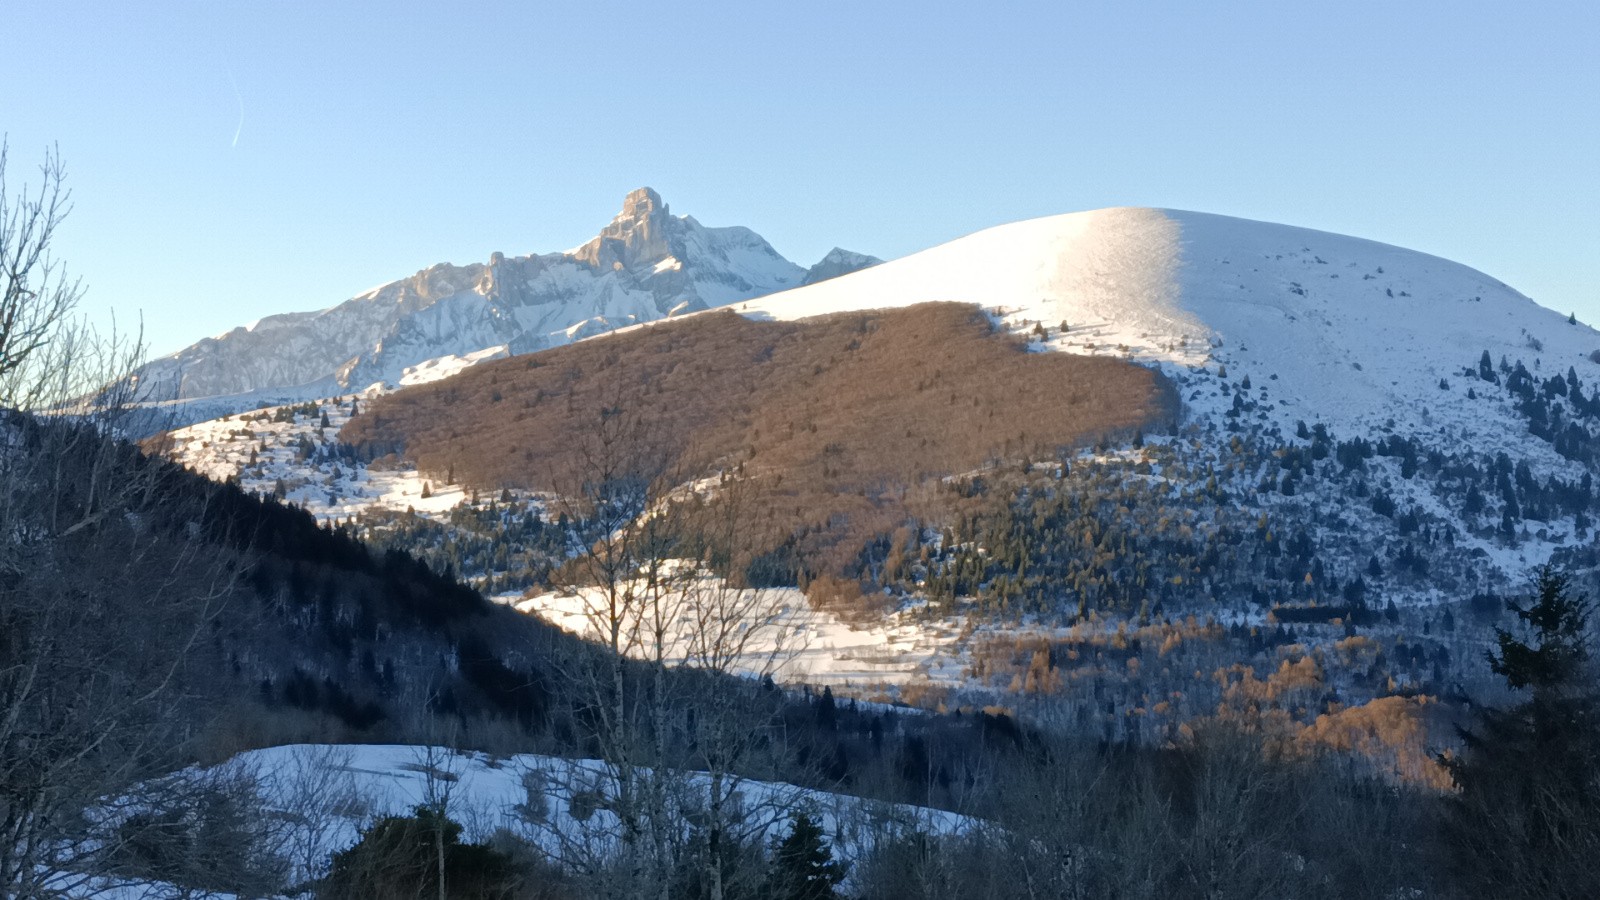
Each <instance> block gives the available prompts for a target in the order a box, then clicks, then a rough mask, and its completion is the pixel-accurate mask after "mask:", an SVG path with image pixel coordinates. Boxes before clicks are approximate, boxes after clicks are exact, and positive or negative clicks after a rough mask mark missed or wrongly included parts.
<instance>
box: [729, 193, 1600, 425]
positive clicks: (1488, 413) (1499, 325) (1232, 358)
mask: <svg viewBox="0 0 1600 900" xmlns="http://www.w3.org/2000/svg"><path fill="white" fill-rule="evenodd" d="M930 300H955V301H965V302H972V303H977V304H979V305H981V306H983V307H984V308H986V309H989V310H991V311H993V312H995V313H996V314H997V315H998V316H999V317H1000V318H1001V319H1002V320H1003V321H1004V322H1005V323H1006V324H1007V325H1008V326H1010V327H1013V328H1016V329H1019V330H1022V331H1027V332H1031V333H1033V334H1035V335H1037V336H1038V337H1039V345H1040V346H1041V347H1044V348H1048V349H1053V350H1064V351H1068V352H1074V353H1093V354H1111V355H1119V356H1124V357H1127V358H1130V359H1133V360H1135V361H1141V362H1146V363H1151V364H1156V365H1158V366H1160V367H1161V368H1163V369H1165V370H1167V371H1168V372H1169V374H1173V375H1174V376H1176V377H1177V378H1178V380H1179V382H1180V383H1181V384H1183V385H1184V387H1185V391H1184V398H1183V399H1184V401H1185V404H1186V408H1187V414H1188V415H1189V416H1190V417H1191V418H1192V419H1197V420H1200V421H1202V422H1203V421H1206V420H1210V419H1213V418H1214V417H1216V416H1219V415H1224V414H1226V413H1227V412H1228V411H1229V410H1230V409H1233V408H1234V407H1235V406H1236V405H1238V403H1237V402H1236V400H1235V397H1236V396H1238V395H1240V394H1241V388H1242V389H1243V391H1244V392H1248V393H1247V394H1246V395H1245V396H1246V398H1247V400H1248V402H1249V403H1250V404H1251V405H1252V408H1251V415H1252V417H1253V418H1254V417H1264V418H1265V420H1266V421H1267V422H1270V423H1272V424H1276V425H1278V426H1280V427H1293V426H1294V425H1295V424H1296V423H1297V422H1298V421H1305V422H1309V423H1316V422H1321V423H1324V424H1325V425H1326V426H1327V427H1328V428H1329V429H1331V430H1333V431H1335V432H1337V433H1343V434H1353V433H1369V432H1374V431H1380V430H1384V429H1387V428H1393V429H1394V430H1395V431H1396V432H1399V433H1405V434H1410V435H1412V436H1416V437H1424V436H1427V437H1432V438H1442V439H1446V440H1450V441H1452V442H1455V441H1459V442H1472V443H1475V444H1477V445H1479V446H1480V447H1482V448H1483V449H1493V448H1495V447H1497V446H1500V445H1501V444H1504V445H1506V446H1507V447H1508V448H1509V447H1513V446H1514V447H1519V448H1520V452H1522V453H1527V452H1528V450H1529V447H1528V444H1527V440H1526V427H1525V426H1519V427H1516V428H1510V429H1509V432H1508V428H1509V425H1510V423H1509V421H1508V418H1507V417H1509V416H1510V415H1511V410H1510V407H1509V404H1508V402H1507V401H1503V400H1502V399H1501V398H1499V392H1496V397H1495V398H1494V399H1492V400H1489V399H1488V398H1484V399H1480V398H1478V397H1469V396H1468V390H1469V388H1470V387H1471V385H1470V384H1469V383H1467V382H1466V381H1463V379H1462V377H1461V376H1462V375H1463V371H1464V370H1465V369H1468V368H1473V369H1476V367H1477V365H1478V363H1479V361H1480V359H1481V358H1482V356H1483V354H1484V352H1485V351H1487V352H1488V353H1489V355H1490V357H1491V359H1492V360H1493V361H1494V362H1495V364H1496V365H1498V364H1499V362H1500V360H1501V359H1502V357H1504V358H1506V359H1507V360H1508V361H1511V362H1515V361H1516V360H1519V359H1520V360H1523V361H1525V363H1526V366H1527V367H1528V369H1529V371H1530V372H1531V373H1532V374H1533V375H1535V376H1537V377H1539V378H1540V379H1541V380H1542V379H1543V378H1545V377H1548V376H1550V375H1564V374H1565V373H1566V372H1567V370H1568V368H1569V367H1574V368H1575V369H1576V371H1577V374H1578V375H1579V377H1581V378H1582V379H1583V380H1584V381H1585V382H1586V383H1589V384H1592V383H1594V382H1595V381H1597V380H1600V365H1597V364H1596V363H1595V361H1594V360H1593V359H1592V358H1591V354H1593V353H1594V352H1595V351H1596V350H1597V349H1600V334H1597V333H1596V332H1595V331H1594V330H1593V329H1592V328H1589V327H1587V326H1584V325H1580V324H1575V323H1572V322H1569V321H1568V317H1567V316H1565V315H1561V314H1559V313H1556V312H1553V311H1551V310H1549V309H1545V308H1543V307H1541V306H1539V305H1537V304H1535V303H1534V302H1533V301H1532V300H1530V299H1528V298H1527V297H1525V296H1523V295H1522V294H1520V293H1518V292H1517V291H1515V290H1513V289H1511V288H1510V287H1507V286H1506V285H1505V284H1503V283H1501V282H1499V281H1497V280H1495V279H1493V278H1491V277H1489V276H1487V275H1484V274H1483V273H1481V272H1478V271H1475V270H1473V269H1470V268H1467V267H1466V266H1463V265H1459V264H1457V263H1453V262H1450V261H1448V260H1444V259H1440V258H1438V257H1435V256H1429V255H1427V254H1424V253H1418V252H1415V251H1411V250H1405V249H1402V248H1399V247H1394V246H1390V245H1387V244H1380V243H1377V242H1374V241H1367V240H1362V239H1359V238H1352V237H1346V236H1342V235H1336V234H1330V233H1327V232H1321V231H1314V230H1311V229H1306V228H1295V227H1292V226H1286V225H1275V224H1270V223H1265V222H1256V221H1251V220H1247V219H1238V218H1232V217H1228V216H1219V215H1211V214H1206V213H1196V212H1184V211H1179V210H1165V209H1145V208H1130V207H1121V208H1113V209H1103V210H1095V211H1092V212H1081V213H1071V214H1067V215H1059V216H1049V217H1046V218H1040V219H1032V220H1029V221H1024V222H1017V223H1013V224H1010V225H1002V226H999V227H996V228H990V229H987V230H984V231H980V232H977V233H976V234H972V235H969V236H967V237H963V238H959V239H957V240H954V241H951V242H949V243H946V244H942V245H940V246H937V247H933V248H931V249H929V250H925V251H922V252H920V253H915V254H912V255H910V256H906V257H903V258H901V259H897V260H893V261H891V262H888V263H884V264H883V265H880V266H876V267H873V268H870V269H865V270H863V271H859V272H855V273H853V274H849V275H845V276H843V277H841V278H837V279H834V280H832V281H827V282H824V283H821V284H817V285H811V286H807V287H802V288H797V289H795V290H790V291H785V292H782V293H778V294H772V295H768V296H766V297H762V298H758V299H755V300H751V301H748V302H747V303H744V304H741V305H739V306H738V307H737V309H739V310H740V311H741V312H743V313H744V314H745V315H749V316H755V317H770V318H777V319H797V318H803V317H806V316H812V315H818V314H821V313H828V312H837V311H842V310H850V309H864V308H872V307H883V306H900V305H907V304H912V303H921V302H925V301H930ZM1063 326H1065V331H1063V330H1062V328H1063ZM1486 401H1487V402H1486ZM1502 413H1503V414H1504V415H1501V414H1502ZM1391 422H1392V425H1391V424H1390V423H1391Z"/></svg>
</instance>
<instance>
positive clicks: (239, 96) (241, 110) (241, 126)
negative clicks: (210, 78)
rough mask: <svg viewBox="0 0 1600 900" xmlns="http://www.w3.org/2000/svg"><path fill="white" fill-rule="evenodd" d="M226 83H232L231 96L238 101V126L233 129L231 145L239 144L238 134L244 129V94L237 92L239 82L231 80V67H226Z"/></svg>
mask: <svg viewBox="0 0 1600 900" xmlns="http://www.w3.org/2000/svg"><path fill="white" fill-rule="evenodd" d="M228 83H229V84H231V85H233V97H234V99H235V100H238V101H239V127H237V128H235V129H234V130H233V144H232V146H234V147H237V146H239V134H240V132H242V131H244V96H243V95H242V94H240V93H239V82H237V81H234V80H233V69H232V68H231V67H230V68H229V69H228Z"/></svg>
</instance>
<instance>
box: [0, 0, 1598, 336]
mask: <svg viewBox="0 0 1600 900" xmlns="http://www.w3.org/2000/svg"><path fill="white" fill-rule="evenodd" d="M464 6H465V5H464V4H447V3H437V2H433V3H402V2H393V3H372V4H357V3H343V2H341V3H328V2H320V0H319V2H305V3H293V2H270V3H269V2H263V3H249V4H247V3H243V2H237V3H210V2H191V3H161V2H150V3H122V2H113V0H104V2H99V3H83V2H75V0H0V131H4V132H6V133H8V135H9V141H10V145H11V171H10V172H9V173H8V176H9V179H10V181H11V182H12V184H13V186H15V185H16V183H17V182H19V181H20V180H22V179H23V178H24V177H28V178H32V175H33V167H34V165H35V164H36V163H37V162H38V160H39V159H40V158H41V157H42V154H43V150H44V148H45V147H46V146H47V145H48V144H51V143H55V144H58V145H59V147H60V151H61V155H62V156H63V158H64V159H65V160H66V163H67V166H68V169H69V176H70V181H71V185H72V187H73V189H74V191H75V199H76V203H77V205H76V209H75V211H74V212H73V215H72V217H71V219H70V220H69V222H68V224H67V226H66V227H65V229H64V230H63V232H62V234H61V236H60V240H59V241H58V249H59V250H60V252H61V255H63V256H64V257H65V258H66V259H67V260H68V262H69V263H70V265H71V266H72V268H73V269H74V270H75V271H76V272H77V273H78V274H80V275H82V276H83V277H84V280H85V282H86V283H87V284H88V286H89V294H88V298H87V300H86V302H85V309H86V310H87V311H89V312H90V313H91V314H93V315H94V316H95V317H96V318H99V319H102V320H103V319H104V318H105V317H106V316H107V315H108V310H112V309H114V310H115V311H116V314H117V316H118V319H119V321H122V322H127V321H129V320H131V319H133V318H135V317H137V316H139V315H140V314H142V316H143V319H144V322H145V327H146V332H147V337H148V339H149V341H150V343H151V345H152V350H154V351H156V352H158V353H164V352H170V351H172V350H176V349H178V348H179V347H182V346H184V345H186V344H188V343H190V342H192V341H194V340H197V339H199V338H201V337H204V336H206V335H209V334H215V333H220V332H222V331H225V330H227V329H228V328H230V327H232V326H235V325H240V324H245V323H247V322H249V321H252V320H254V319H256V318H259V317H260V316H263V315H267V314H270V313H274V312H284V311H289V310H301V309H314V308H320V307H324V306H330V305H333V304H335V303H338V302H340V301H341V300H343V299H345V298H348V297H350V296H352V295H354V294H357V293H359V292H361V291H364V290H366V289H367V288H369V287H373V286H375V285H377V284H379V283H382V282H386V281H390V280H392V279H395V278H399V277H403V276H405V275H409V274H411V273H412V272H415V271H416V270H418V269H421V268H423V267H425V266H428V265H431V264H433V263H435V262H443V261H450V262H457V263H465V262H470V261H473V260H485V259H487V258H488V256H489V254H490V253H491V252H492V251H495V250H500V251H503V252H505V253H507V254H521V253H528V252H548V251H553V250H562V249H567V248H569V247H572V246H575V245H577V244H579V243H581V242H582V241H584V240H586V239H587V238H588V237H590V236H592V235H593V234H594V232H596V231H597V230H598V229H599V228H600V227H601V226H602V225H604V224H605V223H606V222H607V221H609V220H610V217H611V216H612V215H614V214H615V212H616V211H617V209H618V208H619V207H620V205H621V200H622V196H623V194H624V193H626V192H627V191H628V190H630V189H632V188H634V187H638V186H640V185H650V186H652V187H654V188H656V189H657V190H659V191H660V192H661V193H662V195H663V197H664V198H665V199H666V200H667V202H668V203H669V204H671V206H672V208H673V211H674V212H677V213H689V214H692V215H694V216H695V217H696V218H698V219H699V220H700V221H701V222H703V223H705V224H708V225H733V224H740V225H748V226H750V227H751V228H754V229H755V230H756V231H758V232H759V233H761V234H762V235H763V236H765V237H766V238H767V239H768V240H770V241H771V242H772V244H773V245H774V246H775V247H776V248H777V249H778V251H779V252H781V253H783V254H784V255H786V256H788V257H790V258H791V259H793V260H795V261H796V262H798V263H800V264H802V265H809V264H810V263H812V262H814V261H815V260H816V259H817V258H819V257H821V256H822V255H823V254H824V253H825V252H827V250H828V249H829V248H831V247H833V246H834V245H836V244H837V245H841V246H844V247H847V248H850V249H853V250H860V251H864V252H868V253H874V254H877V255H879V256H883V257H886V258H888V257H894V256H898V255H903V254H905V253H909V252H912V251H915V250H918V249H921V248H924V247H927V246H930V245H933V244H936V243H939V242H941V241H945V240H948V239H950V238H954V237H958V236H960V235H962V234H966V233H969V232H972V231H976V230H978V229H981V228H985V227H988V226H990V225H996V224H1000V223H1003V222H1008V221H1014V220H1017V219H1023V218H1029V217H1033V216H1039V215H1049V214H1054V213H1062V212H1072V211H1077V210H1082V209H1093V208H1098V207H1104V206H1118V205H1143V206H1168V207H1175V208H1180V209H1194V210H1203V211H1206V212H1216V213H1225V214H1229V215H1238V216H1246V217H1249V218H1256V219H1265V220H1269V221H1275V222H1285V223H1290V224H1295V225H1303V226H1307V227H1312V228H1321V229H1326V230H1329V231H1337V232H1342V233H1346V234H1354V235H1359V236H1362V237H1368V238H1373V239H1376V240H1381V241H1386V242H1389V243H1394V244H1399V245H1402V246H1406V247H1411V248H1414V249H1418V250H1424V251H1427V252H1430V253H1436V254H1438V255H1441V256H1446V257H1449V258H1451V259H1454V260H1457V261H1459V262H1463V263H1465V264H1467V265H1470V266H1473V267H1475V268H1478V269H1481V270H1483V271H1485V272H1488V273H1489V274H1491V275H1494V276H1495V277H1498V278H1500V279H1501V280H1503V281H1505V282H1507V283H1509V284H1511V285H1512V286H1513V287H1515V288H1517V289H1519V290H1521V291H1522V292H1524V293H1526V294H1528V295H1530V296H1532V297H1533V298H1534V299H1536V300H1538V301H1540V302H1542V303H1544V304H1545V305H1547V306H1551V307H1553V308H1556V309H1559V310H1561V311H1568V310H1576V311H1577V313H1578V316H1579V317H1580V318H1582V319H1585V320H1587V321H1590V322H1596V321H1600V274H1597V271H1596V265H1597V262H1600V252H1597V251H1600V50H1597V47H1600V4H1597V3H1594V2H1592V0H1585V2H1562V3H1555V2H1552V3H1538V2H1530V3H1506V2H1493V3H1489V2H1462V0H1457V2H1447V3H1446V2H1411V0H1406V2H1395V0H1387V2H1379V3H1366V2H1321V3H1291V2H1283V0H1273V2H1266V3H1253V2H1227V3H1197V2H1171V3H1158V2H1139V3H1129V2H1107V3H1079V2H1065V0H1063V2H1055V3H1000V2H995V3H968V4H960V5H957V4H942V3H937V2H926V0H925V2H903V3H902V2H868V0H856V2H849V3H832V2H798V3H767V2H734V3H726V4H722V3H708V2H661V0H657V2H649V3H632V2H620V0H617V2H606V3H539V2H505V3H486V4H480V5H478V6H476V8H473V9H465V8H464Z"/></svg>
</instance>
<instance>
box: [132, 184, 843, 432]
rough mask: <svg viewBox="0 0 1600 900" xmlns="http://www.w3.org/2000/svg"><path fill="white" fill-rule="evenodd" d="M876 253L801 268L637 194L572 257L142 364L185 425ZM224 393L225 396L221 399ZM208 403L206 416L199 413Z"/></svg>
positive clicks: (562, 337) (505, 263)
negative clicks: (181, 405) (183, 408)
mask: <svg viewBox="0 0 1600 900" xmlns="http://www.w3.org/2000/svg"><path fill="white" fill-rule="evenodd" d="M867 260H872V258H871V257H866V256H862V255H861V254H855V253H849V252H848V251H839V250H836V251H834V253H830V254H829V255H828V257H827V258H825V259H824V260H823V261H822V262H820V263H818V264H817V266H814V267H812V269H811V270H809V271H808V270H806V269H803V268H801V267H800V266H798V265H796V264H794V263H792V262H790V261H789V260H787V259H785V258H783V256H781V255H780V254H779V253H778V252H777V251H776V250H774V249H773V248H772V246H771V245H770V244H768V243H767V242H766V241H765V240H763V239H762V238H761V236H760V235H758V234H756V233H755V232H753V231H751V230H750V229H748V228H743V227H738V226H733V227H725V228H711V227H707V226H705V225H701V224H700V223H699V222H697V221H696V220H695V219H694V218H693V217H691V216H675V215H672V214H671V212H670V210H669V208H668V206H667V204H666V203H665V202H664V201H663V200H662V199H661V195H660V194H658V193H656V192H655V191H654V190H652V189H650V188H648V187H644V188H639V189H638V190H635V191H632V192H630V193H629V194H628V195H627V197H626V198H624V200H623V204H622V211H621V212H620V213H619V214H618V215H617V216H616V218H614V219H612V221H611V223H610V224H609V225H607V226H606V227H605V228H603V229H602V230H601V231H600V233H599V234H598V235H596V236H595V237H594V238H593V239H591V240H590V241H588V242H587V243H585V244H583V245H582V246H580V247H578V248H576V249H574V250H571V251H568V252H565V253H546V254H530V255H527V256H509V257H508V256H506V255H505V254H503V253H494V254H491V255H490V256H489V260H488V262H486V263H470V264H467V265H462V266H458V265H453V264H450V263H441V264H439V265H435V266H431V267H429V268H427V269H424V270H422V271H420V272H418V273H416V274H415V275H412V276H411V277H409V278H402V279H400V280H398V281H394V282H390V283H389V284H386V285H383V286H382V287H378V288H375V289H373V290H371V291H368V292H367V293H365V294H362V295H360V296H358V297H355V298H353V299H350V300H347V301H345V302H344V303H341V304H339V305H337V306H334V307H331V308H329V309H324V310H320V311H316V312H304V313H285V314H282V315H276V316H269V317H267V318H265V319H262V320H260V321H258V322H256V323H254V324H252V325H248V326H244V327H240V328H235V329H233V330H232V331H229V332H227V333H226V334H223V335H219V336H217V337H214V338H207V339H206V340H203V341H200V342H199V343H197V344H194V345H192V346H190V347H188V348H186V349H184V350H181V351H179V352H178V353H175V354H172V355H171V356H167V357H163V358H161V359H157V360H155V361H153V362H151V363H149V364H147V365H145V366H144V367H143V368H141V369H140V371H139V372H138V374H137V377H138V379H139V383H140V385H141V387H142V388H143V389H145V390H146V391H147V392H148V393H149V394H150V395H151V396H154V397H157V398H162V399H166V398H175V399H178V400H185V401H194V400H196V399H199V398H218V399H216V400H215V401H214V402H207V403H199V404H196V403H192V402H191V403H189V404H188V405H189V406H191V407H194V412H193V413H192V414H186V415H183V418H186V419H189V420H191V421H194V420H198V419H197V418H196V416H198V417H199V418H206V417H209V416H211V415H216V414H218V413H219V412H220V411H223V410H226V409H228V408H229V407H236V408H244V407H247V406H254V405H255V403H256V401H258V400H268V401H271V400H279V401H281V400H291V399H301V398H311V397H319V396H329V395H332V394H336V393H343V392H348V391H354V390H360V389H362V388H364V387H366V386H368V385H371V384H373V383H376V382H386V383H390V384H397V383H402V382H404V381H408V380H413V379H416V378H419V377H423V376H419V375H418V373H419V372H422V371H424V370H428V371H439V372H443V371H454V370H456V369H459V368H460V366H461V365H464V364H470V363H471V362H474V361H477V360H479V359H485V358H490V357H493V356H499V355H505V354H507V353H512V354H514V353H527V352H531V351H535V350H540V349H543V348H545V347H551V346H556V345H558V344H564V343H567V342H569V341H573V340H577V339H580V338H584V337H589V336H592V335H595V334H600V333H602V332H605V331H609V330H611V329H613V328H617V327H621V326H625V325H632V324H636V323H639V322H646V321H651V320H654V319H659V318H663V317H666V316H671V315H678V314H681V313H687V312H694V311H698V310H703V309H708V308H711V307H716V306H723V305H726V304H729V303H735V302H738V301H742V300H748V299H750V298H753V297H759V296H762V295H764V294H769V293H772V292H774V291H780V290H786V289H788V288H792V287H796V286H799V285H800V284H803V283H812V282H814V281H816V280H818V279H819V278H821V277H824V276H823V274H822V273H824V272H830V273H833V274H842V273H844V272H846V271H853V269H854V268H859V267H860V265H859V264H858V263H860V262H861V261H867ZM221 398H228V399H221ZM201 410H203V412H202V411H201Z"/></svg>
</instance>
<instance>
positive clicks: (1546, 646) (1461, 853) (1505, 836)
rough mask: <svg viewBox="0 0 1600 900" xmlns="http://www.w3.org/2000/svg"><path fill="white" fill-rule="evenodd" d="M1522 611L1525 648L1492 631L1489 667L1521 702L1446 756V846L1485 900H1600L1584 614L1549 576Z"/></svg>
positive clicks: (1481, 720) (1599, 723)
mask: <svg viewBox="0 0 1600 900" xmlns="http://www.w3.org/2000/svg"><path fill="white" fill-rule="evenodd" d="M1534 594H1535V595H1534V598H1533V600H1532V602H1531V603H1528V604H1527V605H1525V606H1524V605H1520V604H1517V603H1515V602H1508V603H1507V608H1508V609H1509V610H1510V611H1511V612H1512V613H1514V614H1515V615H1516V617H1517V619H1518V620H1519V623H1520V627H1521V630H1522V631H1523V632H1525V633H1526V634H1527V635H1528V639H1526V640H1525V639H1524V638H1523V637H1522V636H1519V635H1517V634H1513V633H1512V632H1510V631H1507V630H1504V629H1496V643H1497V645H1498V646H1497V649H1496V650H1494V651H1491V652H1490V653H1489V664H1490V667H1491V668H1492V669H1493V670H1494V673H1495V674H1496V675H1499V676H1500V677H1502V678H1504V679H1505V681H1506V684H1507V685H1508V686H1509V687H1510V688H1511V689H1512V690H1514V691H1518V692H1525V696H1526V699H1525V700H1523V701H1522V702H1521V703H1519V704H1517V705H1515V706H1511V707H1508V708H1503V709H1497V708H1486V709H1483V710H1482V711H1480V712H1479V714H1478V716H1477V722H1476V724H1475V725H1474V726H1473V728H1471V729H1470V730H1468V729H1463V730H1462V732H1461V737H1462V741H1463V744H1464V747H1463V750H1462V752H1461V754H1460V755H1459V756H1455V757H1444V758H1443V762H1444V764H1445V765H1446V767H1447V768H1448V769H1449V771H1450V775H1451V777H1452V779H1453V780H1454V781H1455V784H1456V786H1457V788H1459V790H1460V793H1459V795H1457V796H1456V797H1454V798H1451V801H1450V806H1449V817H1448V820H1447V823H1446V825H1447V828H1446V836H1447V837H1448V839H1449V842H1448V846H1449V848H1450V850H1451V852H1452V855H1453V856H1454V857H1455V863H1456V865H1457V866H1459V867H1460V870H1461V872H1462V875H1463V877H1464V878H1465V879H1466V883H1467V884H1469V885H1471V886H1472V889H1473V890H1474V891H1475V892H1479V893H1480V895H1481V896H1495V897H1570V898H1578V897H1600V689H1597V687H1596V683H1595V679H1594V672H1593V670H1592V668H1591V666H1590V649H1589V640H1590V637H1591V635H1590V633H1589V616H1590V612H1591V607H1590V604H1589V603H1588V601H1587V600H1586V599H1585V598H1584V597H1582V596H1576V595H1574V594H1573V592H1572V586H1571V580H1570V578H1569V576H1568V575H1566V574H1565V573H1564V572H1562V571H1560V570H1558V569H1556V568H1555V567H1554V566H1550V565H1546V566H1544V567H1543V568H1541V569H1540V570H1539V571H1538V573H1537V575H1536V577H1535V581H1534Z"/></svg>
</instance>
